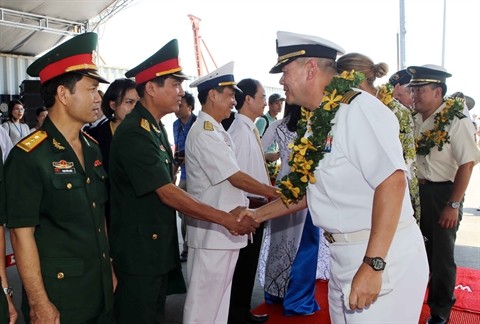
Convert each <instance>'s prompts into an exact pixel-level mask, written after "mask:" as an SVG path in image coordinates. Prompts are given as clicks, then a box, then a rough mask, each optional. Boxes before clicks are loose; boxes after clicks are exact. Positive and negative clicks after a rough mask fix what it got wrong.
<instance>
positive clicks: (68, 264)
mask: <svg viewBox="0 0 480 324" xmlns="http://www.w3.org/2000/svg"><path fill="white" fill-rule="evenodd" d="M96 44H97V35H96V34H94V33H85V34H81V35H79V36H76V37H74V38H72V39H71V40H69V41H67V42H65V43H63V44H61V45H59V46H58V47H56V48H55V49H53V50H51V51H50V52H48V53H47V54H45V55H44V56H42V57H41V58H39V59H38V60H36V61H35V62H33V63H32V64H31V65H30V66H29V67H28V69H27V73H28V74H29V75H30V76H33V77H37V76H39V77H40V82H41V92H42V97H43V100H44V102H45V105H46V107H47V109H48V117H47V118H46V119H45V122H44V124H43V126H42V127H41V128H40V129H39V130H37V131H36V132H34V133H32V134H31V135H30V136H28V137H26V138H25V139H23V140H22V141H20V142H19V143H18V144H17V145H16V146H15V147H14V148H13V149H12V151H11V152H10V155H9V156H8V158H7V161H6V164H5V174H6V193H7V227H9V228H10V230H11V240H12V246H13V249H14V252H15V256H16V262H17V268H18V272H19V274H20V278H21V280H22V284H23V296H22V297H23V298H22V311H23V315H24V317H25V321H26V322H27V323H60V322H61V323H98V324H99V323H111V322H112V315H111V314H112V306H113V290H114V283H113V276H112V266H111V262H110V255H109V246H108V239H107V234H106V232H105V229H106V228H105V215H104V205H105V201H106V200H107V198H108V197H107V193H106V192H107V191H106V185H105V180H106V177H107V174H106V172H105V170H104V169H103V167H102V157H101V153H100V149H99V147H98V145H97V143H96V142H95V140H93V139H92V138H90V137H89V136H88V135H86V134H85V133H82V132H81V128H82V126H83V125H84V124H85V123H89V122H93V121H95V120H96V117H97V114H98V108H95V106H96V104H98V102H99V101H100V96H99V95H98V92H97V89H98V85H99V82H103V83H108V82H107V81H106V80H104V79H103V78H102V77H101V76H100V75H99V74H98V72H97V66H96V65H95V63H94V62H93V60H94V57H93V54H94V50H95V48H96Z"/></svg>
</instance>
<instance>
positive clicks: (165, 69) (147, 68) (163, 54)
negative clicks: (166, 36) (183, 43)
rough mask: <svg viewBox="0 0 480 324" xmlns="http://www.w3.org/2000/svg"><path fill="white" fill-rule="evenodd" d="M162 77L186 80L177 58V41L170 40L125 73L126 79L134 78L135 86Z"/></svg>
mask: <svg viewBox="0 0 480 324" xmlns="http://www.w3.org/2000/svg"><path fill="white" fill-rule="evenodd" d="M164 75H171V76H172V77H176V78H179V79H188V76H186V75H185V74H183V73H182V67H181V66H180V60H179V58H178V41H177V40H176V39H172V40H171V41H169V42H168V43H167V44H165V46H163V47H162V48H161V49H159V50H158V52H156V53H155V54H153V55H152V56H150V57H149V58H148V59H146V60H145V61H144V62H142V63H140V64H139V65H137V66H136V67H134V68H133V69H131V70H130V71H127V73H125V76H126V77H127V78H131V77H135V83H136V84H142V83H145V82H147V81H150V80H152V79H154V78H156V77H159V76H164Z"/></svg>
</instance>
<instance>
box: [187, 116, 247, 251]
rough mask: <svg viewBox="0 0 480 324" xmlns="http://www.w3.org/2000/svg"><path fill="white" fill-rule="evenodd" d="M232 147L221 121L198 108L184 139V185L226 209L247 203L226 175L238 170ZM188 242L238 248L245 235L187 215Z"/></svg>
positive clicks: (205, 246) (212, 203)
mask: <svg viewBox="0 0 480 324" xmlns="http://www.w3.org/2000/svg"><path fill="white" fill-rule="evenodd" d="M234 150H235V147H234V144H233V142H232V139H231V137H230V135H229V134H228V133H227V132H226V131H225V129H224V128H223V126H222V124H220V123H217V122H216V121H215V120H214V119H213V118H212V117H211V116H210V115H208V114H206V113H205V112H203V111H200V112H199V114H198V118H197V120H196V121H195V123H194V124H193V125H192V128H190V132H188V135H187V140H186V142H185V163H186V169H187V189H188V192H189V193H190V194H192V195H193V196H194V197H195V198H197V199H199V200H200V201H202V202H203V203H205V204H208V205H210V206H213V207H215V208H217V209H220V210H223V211H226V212H229V211H230V210H232V209H234V208H235V207H237V206H248V201H247V199H246V198H245V195H244V192H243V191H242V190H240V189H238V188H236V187H234V186H233V185H232V184H231V183H230V182H229V181H228V178H229V177H230V176H232V175H233V174H235V173H237V172H238V171H240V167H239V166H238V164H237V160H236V157H235V152H234ZM187 236H188V245H189V246H191V247H194V248H205V249H240V248H242V247H244V246H246V244H247V236H246V235H240V236H233V235H231V234H230V232H229V231H228V230H227V229H226V228H225V227H223V226H221V225H218V224H214V223H211V222H207V221H202V220H197V219H193V218H191V217H187Z"/></svg>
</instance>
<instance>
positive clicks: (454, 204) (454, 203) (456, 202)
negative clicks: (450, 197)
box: [450, 201, 460, 208]
mask: <svg viewBox="0 0 480 324" xmlns="http://www.w3.org/2000/svg"><path fill="white" fill-rule="evenodd" d="M450 206H452V208H460V203H459V202H458V201H453V202H452V203H451V204H450Z"/></svg>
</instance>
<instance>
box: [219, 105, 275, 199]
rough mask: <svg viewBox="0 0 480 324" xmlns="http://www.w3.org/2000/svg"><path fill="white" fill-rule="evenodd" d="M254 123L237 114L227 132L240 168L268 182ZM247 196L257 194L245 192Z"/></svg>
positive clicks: (259, 179) (265, 182)
mask: <svg viewBox="0 0 480 324" xmlns="http://www.w3.org/2000/svg"><path fill="white" fill-rule="evenodd" d="M255 129H256V126H255V123H254V122H253V121H252V120H251V119H250V118H248V117H246V116H245V115H242V114H237V116H236V118H235V120H234V121H233V123H232V125H231V126H230V128H229V129H228V133H229V134H230V136H231V137H232V140H233V143H234V144H235V156H236V157H237V163H238V166H239V167H240V170H242V171H243V172H245V173H246V174H248V175H249V176H251V177H253V178H254V179H256V180H258V181H259V182H261V183H264V184H270V181H269V179H268V174H267V170H266V166H265V158H264V157H263V148H262V147H261V146H260V145H261V143H260V142H259V140H257V138H256V136H255ZM245 194H246V195H248V196H254V197H259V196H258V195H254V194H250V193H245Z"/></svg>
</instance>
